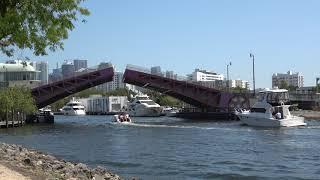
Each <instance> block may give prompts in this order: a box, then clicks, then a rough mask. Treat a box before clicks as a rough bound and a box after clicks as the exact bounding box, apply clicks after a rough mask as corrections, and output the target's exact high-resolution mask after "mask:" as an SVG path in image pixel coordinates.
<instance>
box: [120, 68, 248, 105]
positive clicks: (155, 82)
mask: <svg viewBox="0 0 320 180" xmlns="http://www.w3.org/2000/svg"><path fill="white" fill-rule="evenodd" d="M123 79H124V82H125V83H129V84H133V85H136V86H140V87H144V88H147V89H151V90H155V91H158V92H160V93H164V94H167V95H170V96H172V97H175V98H177V99H179V100H182V101H184V102H186V103H188V104H191V105H193V106H195V107H198V108H201V109H204V110H208V111H216V110H228V109H229V108H234V107H236V106H242V107H244V108H246V107H249V100H248V98H247V97H243V96H240V95H239V94H233V93H227V92H222V91H219V90H216V89H213V88H207V87H204V86H201V85H196V84H192V83H189V82H186V81H178V80H175V79H169V78H165V77H161V76H158V75H153V74H148V73H143V72H139V71H135V70H131V69H126V71H125V73H124V76H123ZM238 100H240V101H241V102H238ZM234 103H236V104H234Z"/></svg>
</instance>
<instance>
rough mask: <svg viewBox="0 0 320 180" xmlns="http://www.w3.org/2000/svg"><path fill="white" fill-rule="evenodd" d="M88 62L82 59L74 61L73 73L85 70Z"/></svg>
mask: <svg viewBox="0 0 320 180" xmlns="http://www.w3.org/2000/svg"><path fill="white" fill-rule="evenodd" d="M87 63H88V60H84V59H75V60H73V65H74V71H78V70H79V69H82V68H84V69H86V68H87V67H88V64H87Z"/></svg>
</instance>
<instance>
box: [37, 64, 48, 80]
mask: <svg viewBox="0 0 320 180" xmlns="http://www.w3.org/2000/svg"><path fill="white" fill-rule="evenodd" d="M35 64H36V67H35V68H36V70H37V71H39V72H38V77H37V78H38V79H39V80H40V81H41V84H47V83H48V71H49V68H48V62H46V61H38V62H36V63H35Z"/></svg>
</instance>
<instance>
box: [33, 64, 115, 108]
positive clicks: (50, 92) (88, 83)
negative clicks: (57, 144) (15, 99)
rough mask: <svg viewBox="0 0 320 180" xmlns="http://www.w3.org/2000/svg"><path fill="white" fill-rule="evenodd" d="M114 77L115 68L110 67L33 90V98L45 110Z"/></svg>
mask: <svg viewBox="0 0 320 180" xmlns="http://www.w3.org/2000/svg"><path fill="white" fill-rule="evenodd" d="M113 76H114V70H113V67H108V68H104V69H101V70H97V71H94V72H88V73H85V74H82V75H78V76H74V77H69V78H65V79H63V80H60V81H56V82H53V83H49V84H46V85H43V86H39V87H36V88H33V89H32V96H33V98H34V99H35V102H36V105H37V107H38V108H43V107H45V106H47V105H49V104H51V103H54V102H55V101H58V100H60V99H62V98H65V97H67V96H69V95H71V94H74V93H77V92H80V91H82V90H85V89H88V88H91V87H94V86H97V85H100V84H103V83H106V82H110V81H112V80H113Z"/></svg>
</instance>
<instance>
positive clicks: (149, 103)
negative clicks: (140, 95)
mask: <svg viewBox="0 0 320 180" xmlns="http://www.w3.org/2000/svg"><path fill="white" fill-rule="evenodd" d="M142 103H145V104H148V105H156V103H155V102H153V101H144V102H142Z"/></svg>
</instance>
